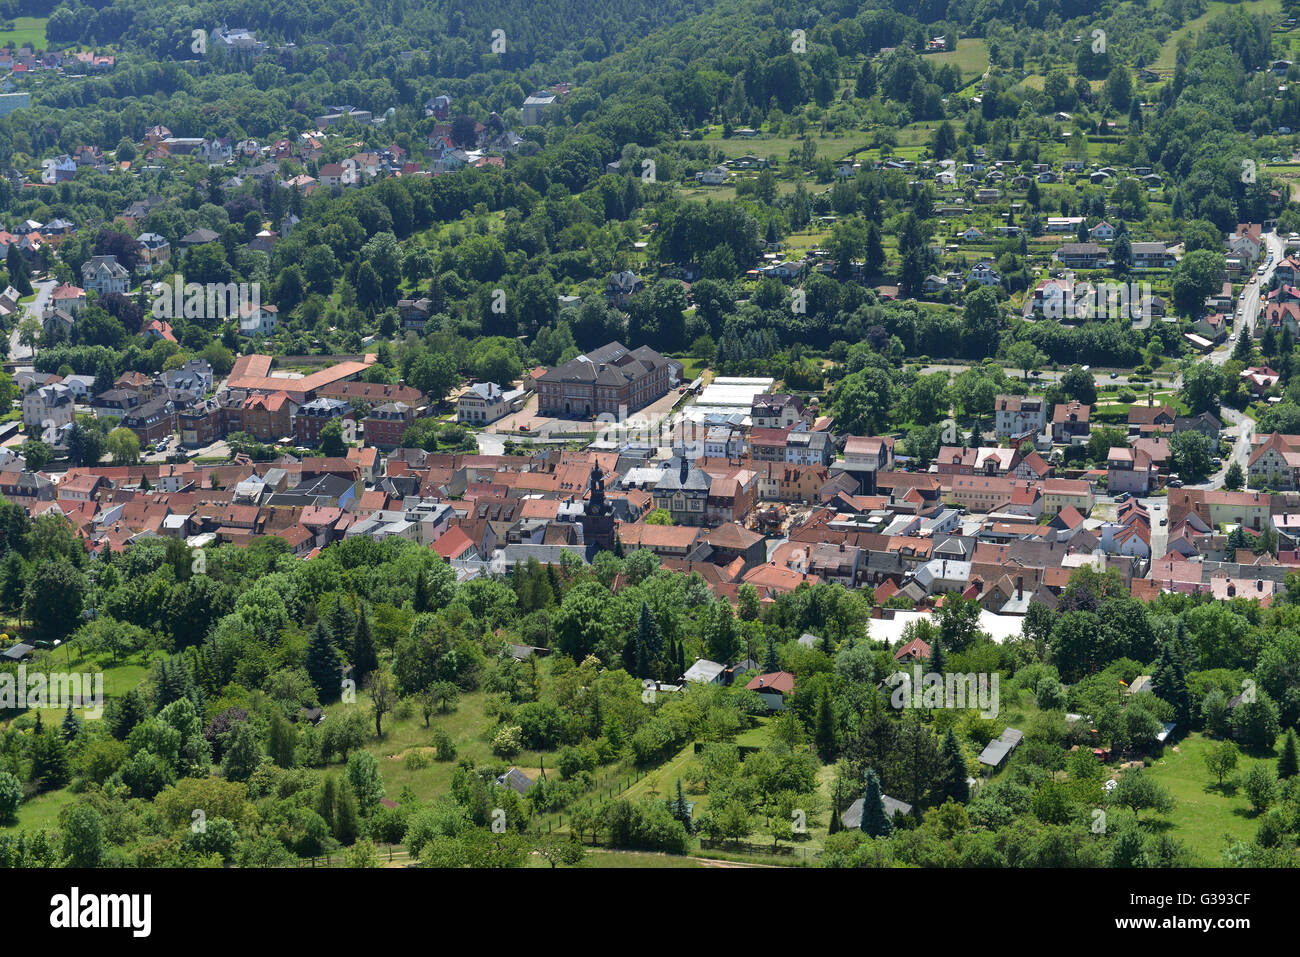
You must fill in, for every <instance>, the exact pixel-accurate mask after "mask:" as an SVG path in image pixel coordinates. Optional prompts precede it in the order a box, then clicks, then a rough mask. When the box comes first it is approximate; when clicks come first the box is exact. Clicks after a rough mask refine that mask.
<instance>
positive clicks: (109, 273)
mask: <svg viewBox="0 0 1300 957" xmlns="http://www.w3.org/2000/svg"><path fill="white" fill-rule="evenodd" d="M130 283H131V274H130V273H129V272H127V270H126V267H125V266H123V265H122V264H121V263H119V262H118V261H117V257H116V256H91V257H90V259H89V260H88V261H87V262H85V263H83V264H82V267H81V285H82V286H84V287H85V288H86V289H89V290H93V291H95V292H97V293H99V294H100V295H101V296H107V295H109V294H110V293H115V292H118V293H121V294H122V295H126V291H127V289H128V288H130Z"/></svg>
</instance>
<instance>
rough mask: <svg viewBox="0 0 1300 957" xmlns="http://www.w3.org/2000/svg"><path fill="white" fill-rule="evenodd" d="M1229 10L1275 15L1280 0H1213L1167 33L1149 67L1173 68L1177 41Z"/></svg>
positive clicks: (1156, 68) (1279, 5)
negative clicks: (1157, 54) (1228, 0)
mask: <svg viewBox="0 0 1300 957" xmlns="http://www.w3.org/2000/svg"><path fill="white" fill-rule="evenodd" d="M1229 10H1241V11H1243V12H1245V13H1247V14H1249V15H1251V16H1254V15H1255V14H1258V13H1267V14H1269V15H1270V16H1273V17H1277V16H1280V15H1281V13H1282V0H1245V2H1243V3H1226V2H1223V0H1213V2H1211V3H1210V4H1209V5H1207V6H1206V8H1205V12H1204V13H1202V14H1201V15H1200V16H1199V17H1197V18H1196V19H1195V20H1189V21H1188V22H1187V23H1185V24H1183V26H1181V27H1179V28H1178V29H1177V30H1175V31H1174V32H1173V33H1171V34H1169V39H1168V40H1166V41H1165V44H1164V46H1162V47H1161V48H1160V56H1159V57H1157V58H1156V62H1155V63H1152V64H1151V69H1153V70H1172V69H1173V68H1174V57H1175V56H1176V55H1177V53H1178V41H1179V40H1181V39H1182V38H1183V37H1184V36H1187V35H1188V34H1195V33H1199V32H1200V31H1201V30H1202V29H1204V28H1205V25H1206V24H1207V23H1209V22H1210V21H1211V20H1213V19H1214V18H1215V17H1217V16H1219V15H1220V14H1223V13H1226V12H1227V11H1229Z"/></svg>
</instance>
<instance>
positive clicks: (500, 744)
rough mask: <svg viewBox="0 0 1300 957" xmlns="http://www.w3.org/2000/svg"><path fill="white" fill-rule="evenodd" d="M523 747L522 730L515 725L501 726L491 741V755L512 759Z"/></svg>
mask: <svg viewBox="0 0 1300 957" xmlns="http://www.w3.org/2000/svg"><path fill="white" fill-rule="evenodd" d="M523 747H524V745H523V730H522V729H521V728H520V727H519V725H517V724H507V725H502V726H501V730H500V731H498V732H497V733H496V736H495V737H494V738H493V739H492V753H493V754H495V755H497V757H501V758H513V757H514V756H515V755H516V754H518V753H519V752H520V751H522V750H523Z"/></svg>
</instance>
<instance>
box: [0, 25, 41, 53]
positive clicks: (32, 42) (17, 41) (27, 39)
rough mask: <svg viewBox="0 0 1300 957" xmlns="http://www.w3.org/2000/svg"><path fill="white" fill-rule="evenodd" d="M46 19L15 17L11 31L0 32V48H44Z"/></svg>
mask: <svg viewBox="0 0 1300 957" xmlns="http://www.w3.org/2000/svg"><path fill="white" fill-rule="evenodd" d="M47 22H48V18H46V17H16V18H15V19H14V21H13V24H14V28H13V29H12V30H0V47H7V46H13V47H15V48H17V47H22V46H30V47H33V48H35V49H43V48H44V47H45V24H46V23H47Z"/></svg>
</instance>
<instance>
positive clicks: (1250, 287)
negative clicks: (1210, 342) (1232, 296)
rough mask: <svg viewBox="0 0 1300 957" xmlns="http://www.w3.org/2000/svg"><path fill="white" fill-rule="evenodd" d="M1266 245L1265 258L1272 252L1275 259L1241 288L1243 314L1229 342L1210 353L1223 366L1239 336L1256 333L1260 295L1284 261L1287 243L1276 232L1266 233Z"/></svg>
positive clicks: (1234, 327) (1240, 304)
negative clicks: (1262, 272)
mask: <svg viewBox="0 0 1300 957" xmlns="http://www.w3.org/2000/svg"><path fill="white" fill-rule="evenodd" d="M1264 245H1265V247H1266V248H1267V250H1268V252H1267V253H1265V254H1264V256H1263V258H1264V259H1265V260H1267V259H1268V254H1269V253H1271V254H1272V256H1273V261H1272V262H1271V263H1269V264H1268V267H1267V268H1266V269H1265V271H1264V275H1263V276H1260V275H1259V274H1258V273H1256V274H1255V275H1253V276H1251V277H1250V281H1249V282H1248V283H1246V285H1245V287H1243V289H1242V290H1241V297H1240V299H1239V305H1238V308H1239V309H1240V310H1241V315H1240V316H1239V317H1238V318H1237V319H1236V320H1235V322H1234V323H1233V332H1232V335H1231V336H1229V337H1228V341H1227V342H1225V343H1224V344H1223V345H1222V346H1220V347H1219V348H1218V349H1215V350H1214V351H1213V352H1212V353H1210V357H1209V358H1210V361H1211V362H1212V363H1214V364H1215V365H1220V366H1221V365H1223V364H1224V363H1225V362H1227V361H1228V359H1230V358H1231V357H1232V350H1233V347H1234V346H1235V345H1236V344H1237V337H1238V336H1242V335H1254V332H1255V321H1256V320H1257V319H1258V318H1259V312H1260V305H1259V297H1260V295H1261V293H1262V292H1263V291H1264V290H1266V289H1268V287H1269V283H1270V282H1271V281H1272V279H1273V270H1274V269H1276V268H1277V264H1278V263H1280V262H1281V261H1282V259H1283V258H1284V254H1285V252H1286V243H1285V241H1284V240H1283V239H1282V237H1281V236H1279V235H1278V234H1277V233H1276V232H1272V233H1265V234H1264Z"/></svg>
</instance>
